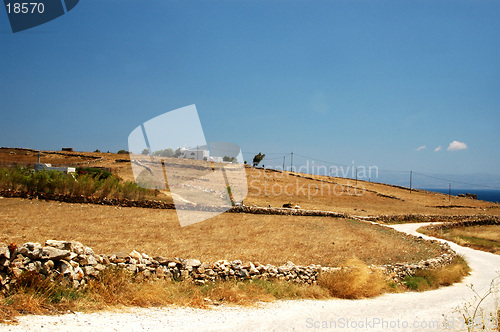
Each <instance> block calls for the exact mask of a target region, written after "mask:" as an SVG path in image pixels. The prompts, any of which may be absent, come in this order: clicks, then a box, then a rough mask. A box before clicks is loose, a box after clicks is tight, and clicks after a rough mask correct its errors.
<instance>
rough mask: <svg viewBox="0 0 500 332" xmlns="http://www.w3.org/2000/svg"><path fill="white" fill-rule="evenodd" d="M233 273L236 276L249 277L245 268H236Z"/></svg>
mask: <svg viewBox="0 0 500 332" xmlns="http://www.w3.org/2000/svg"><path fill="white" fill-rule="evenodd" d="M234 275H235V276H237V277H238V278H242V279H246V278H248V277H250V275H249V273H248V271H247V270H245V269H240V270H236V271H235V272H234Z"/></svg>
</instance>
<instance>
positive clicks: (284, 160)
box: [282, 156, 286, 171]
mask: <svg viewBox="0 0 500 332" xmlns="http://www.w3.org/2000/svg"><path fill="white" fill-rule="evenodd" d="M285 157H286V156H283V168H282V170H283V171H284V170H285Z"/></svg>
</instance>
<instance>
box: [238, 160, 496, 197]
mask: <svg viewBox="0 0 500 332" xmlns="http://www.w3.org/2000/svg"><path fill="white" fill-rule="evenodd" d="M245 153H253V152H245ZM267 154H279V155H281V156H279V157H273V158H266V160H268V161H269V160H276V159H283V158H285V157H286V156H288V155H290V156H291V160H290V161H291V165H292V163H293V155H295V156H299V157H302V158H306V159H309V160H312V161H317V162H321V163H325V164H330V165H335V166H340V167H351V166H353V165H345V164H339V163H335V162H332V161H326V160H321V159H317V158H312V157H309V156H305V155H302V154H299V153H296V152H293V153H284V152H269V153H267ZM283 165H284V162H283ZM377 170H378V172H387V173H406V174H408V173H410V179H411V177H412V174H416V175H420V176H424V177H427V178H431V179H435V180H441V181H446V182H448V183H456V184H463V185H467V186H476V187H481V188H490V189H500V187H496V186H489V185H481V184H476V183H469V182H463V181H456V180H450V179H446V178H441V177H437V176H432V175H427V174H423V173H418V172H414V171H401V170H387V169H377ZM410 181H411V180H410ZM410 186H412V185H411V184H410Z"/></svg>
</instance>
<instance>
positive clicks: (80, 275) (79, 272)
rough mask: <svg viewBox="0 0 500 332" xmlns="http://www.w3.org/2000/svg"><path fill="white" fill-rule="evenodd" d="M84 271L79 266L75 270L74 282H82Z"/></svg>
mask: <svg viewBox="0 0 500 332" xmlns="http://www.w3.org/2000/svg"><path fill="white" fill-rule="evenodd" d="M83 276H84V274H83V270H82V268H81V267H79V266H77V267H76V268H75V269H74V273H73V279H74V280H78V281H80V280H82V279H83Z"/></svg>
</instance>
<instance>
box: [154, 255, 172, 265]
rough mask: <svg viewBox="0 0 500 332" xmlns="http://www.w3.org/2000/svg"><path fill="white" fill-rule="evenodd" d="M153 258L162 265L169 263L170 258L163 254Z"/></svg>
mask: <svg viewBox="0 0 500 332" xmlns="http://www.w3.org/2000/svg"><path fill="white" fill-rule="evenodd" d="M153 260H155V261H157V262H158V264H160V265H168V264H169V260H168V259H167V258H165V257H163V256H156V257H154V258H153Z"/></svg>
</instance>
